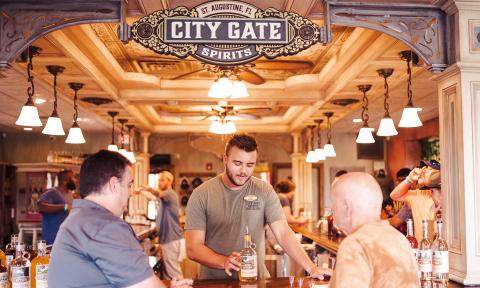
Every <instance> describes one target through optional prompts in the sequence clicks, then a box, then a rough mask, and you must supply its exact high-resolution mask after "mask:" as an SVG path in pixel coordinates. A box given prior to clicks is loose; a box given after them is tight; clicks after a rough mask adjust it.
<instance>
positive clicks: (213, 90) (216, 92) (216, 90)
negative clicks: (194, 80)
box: [208, 81, 225, 98]
mask: <svg viewBox="0 0 480 288" xmlns="http://www.w3.org/2000/svg"><path fill="white" fill-rule="evenodd" d="M208 97H210V98H225V97H224V96H222V94H221V93H220V87H219V86H218V81H215V82H213V83H212V86H210V89H209V90H208Z"/></svg>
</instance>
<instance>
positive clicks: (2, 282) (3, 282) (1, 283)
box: [0, 272, 8, 288]
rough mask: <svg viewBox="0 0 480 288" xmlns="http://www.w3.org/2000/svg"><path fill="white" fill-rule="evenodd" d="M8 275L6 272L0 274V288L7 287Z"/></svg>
mask: <svg viewBox="0 0 480 288" xmlns="http://www.w3.org/2000/svg"><path fill="white" fill-rule="evenodd" d="M7 280H8V274H7V272H0V288H4V287H7Z"/></svg>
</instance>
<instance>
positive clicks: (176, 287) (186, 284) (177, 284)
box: [170, 279, 193, 288]
mask: <svg viewBox="0 0 480 288" xmlns="http://www.w3.org/2000/svg"><path fill="white" fill-rule="evenodd" d="M192 285H193V280H192V279H181V280H177V279H172V281H170V288H190V287H192Z"/></svg>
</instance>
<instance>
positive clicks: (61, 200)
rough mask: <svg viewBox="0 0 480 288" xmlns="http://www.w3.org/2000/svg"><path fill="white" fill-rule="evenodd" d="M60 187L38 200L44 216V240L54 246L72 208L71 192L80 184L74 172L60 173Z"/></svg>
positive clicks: (44, 194)
mask: <svg viewBox="0 0 480 288" xmlns="http://www.w3.org/2000/svg"><path fill="white" fill-rule="evenodd" d="M57 177H58V186H56V187H53V188H50V189H48V190H47V191H45V192H44V193H43V194H42V195H41V196H40V198H39V199H38V209H39V211H40V213H41V214H42V238H43V239H44V240H45V242H46V243H47V245H52V244H53V242H54V241H55V237H56V236H57V232H58V229H59V228H60V225H61V224H62V223H63V221H64V220H65V218H67V216H68V211H70V208H71V207H72V199H73V197H72V195H71V191H73V190H75V189H77V185H76V183H77V182H78V180H77V178H76V176H75V174H74V173H73V171H72V170H63V171H60V172H59V173H58V175H57Z"/></svg>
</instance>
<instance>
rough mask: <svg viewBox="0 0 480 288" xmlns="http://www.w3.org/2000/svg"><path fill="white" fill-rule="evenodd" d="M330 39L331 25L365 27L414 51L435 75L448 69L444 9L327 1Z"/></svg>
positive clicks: (329, 36)
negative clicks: (385, 35) (381, 33)
mask: <svg viewBox="0 0 480 288" xmlns="http://www.w3.org/2000/svg"><path fill="white" fill-rule="evenodd" d="M325 11H326V13H325V15H326V17H325V23H326V28H327V31H326V33H327V40H329V41H330V40H331V39H332V33H331V25H340V26H350V27H363V28H368V29H373V30H376V31H380V32H383V33H385V34H388V35H390V36H392V37H394V38H396V39H399V40H401V41H402V42H404V43H405V44H406V45H408V46H409V47H411V48H412V50H413V51H414V52H415V53H417V54H418V55H419V56H420V57H421V58H422V59H423V60H424V61H425V63H427V64H428V66H429V70H430V71H431V72H442V71H443V70H445V68H447V65H448V57H447V37H449V36H450V37H454V35H447V33H446V26H447V20H446V14H445V12H444V11H442V10H441V8H440V7H437V6H433V5H418V4H414V5H413V4H412V5H409V4H395V5H392V4H387V3H381V4H370V3H368V4H367V3H358V2H333V1H331V0H327V1H326V2H325Z"/></svg>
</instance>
